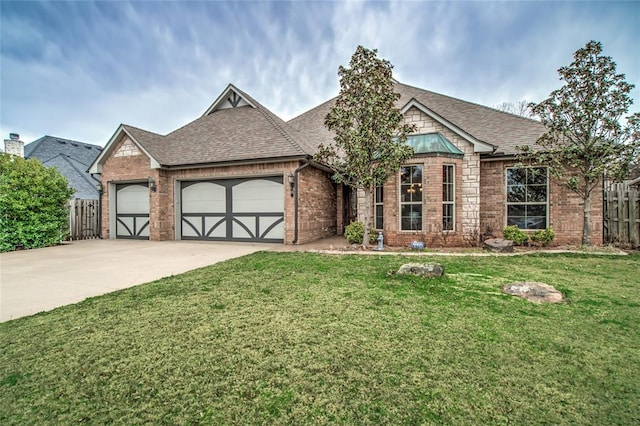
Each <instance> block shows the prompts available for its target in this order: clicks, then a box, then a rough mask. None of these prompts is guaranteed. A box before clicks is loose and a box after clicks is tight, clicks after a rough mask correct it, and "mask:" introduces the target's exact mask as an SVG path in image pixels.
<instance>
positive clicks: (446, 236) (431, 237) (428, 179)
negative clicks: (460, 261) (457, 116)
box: [371, 157, 464, 247]
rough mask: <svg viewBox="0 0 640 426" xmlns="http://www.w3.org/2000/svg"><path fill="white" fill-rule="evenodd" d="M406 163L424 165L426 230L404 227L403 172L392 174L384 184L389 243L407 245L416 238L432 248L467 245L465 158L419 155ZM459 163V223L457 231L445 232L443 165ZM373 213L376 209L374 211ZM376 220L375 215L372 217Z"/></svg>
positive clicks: (456, 206)
mask: <svg viewBox="0 0 640 426" xmlns="http://www.w3.org/2000/svg"><path fill="white" fill-rule="evenodd" d="M405 164H406V165H412V164H421V165H422V188H423V200H422V230H421V231H402V230H400V180H399V179H400V174H399V173H397V174H395V175H394V176H392V177H391V178H390V179H389V180H388V181H387V183H386V184H385V185H384V189H383V190H384V205H383V215H384V229H383V230H382V233H383V235H384V241H385V244H388V245H390V246H407V245H409V243H411V242H412V241H422V242H424V243H425V244H426V245H427V246H428V247H434V246H456V245H462V244H464V237H463V234H462V208H461V206H462V160H461V159H457V158H447V157H417V158H413V159H412V160H410V161H408V162H407V163H405ZM444 164H453V165H454V166H455V224H454V230H453V231H444V232H443V231H442V210H443V208H442V166H443V165H444ZM372 213H373V212H372ZM371 220H372V221H371V223H374V222H373V218H372V219H371Z"/></svg>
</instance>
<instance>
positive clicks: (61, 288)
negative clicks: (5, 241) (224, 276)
mask: <svg viewBox="0 0 640 426" xmlns="http://www.w3.org/2000/svg"><path fill="white" fill-rule="evenodd" d="M278 246H281V244H264V243H260V244H254V243H226V242H187V241H136V240H84V241H74V242H71V243H65V244H63V245H60V246H56V247H47V248H43V249H35V250H23V251H15V252H11V253H3V254H0V322H1V321H8V320H10V319H14V318H20V317H23V316H27V315H32V314H35V313H38V312H41V311H47V310H50V309H53V308H57V307H59V306H64V305H68V304H71V303H77V302H80V301H82V300H84V299H86V298H87V297H92V296H98V295H101V294H105V293H109V292H111V291H115V290H119V289H122V288H127V287H132V286H135V285H138V284H142V283H146V282H150V281H154V280H157V279H159V278H162V277H166V276H171V275H176V274H180V273H183V272H186V271H189V270H192V269H196V268H200V267H203V266H207V265H211V264H214V263H216V262H221V261H223V260H227V259H231V258H234V257H239V256H244V255H246V254H249V253H253V252H256V251H260V250H269V249H274V248H277V247H278Z"/></svg>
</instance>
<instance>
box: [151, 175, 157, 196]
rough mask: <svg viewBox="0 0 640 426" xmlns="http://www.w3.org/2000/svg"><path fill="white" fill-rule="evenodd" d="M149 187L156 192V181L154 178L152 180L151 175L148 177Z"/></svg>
mask: <svg viewBox="0 0 640 426" xmlns="http://www.w3.org/2000/svg"><path fill="white" fill-rule="evenodd" d="M149 189H150V190H151V191H152V192H156V189H157V188H156V181H155V180H153V178H152V177H150V178H149Z"/></svg>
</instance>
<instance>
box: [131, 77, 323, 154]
mask: <svg viewBox="0 0 640 426" xmlns="http://www.w3.org/2000/svg"><path fill="white" fill-rule="evenodd" d="M234 90H235V91H237V92H238V94H240V95H242V96H243V97H245V98H246V99H248V100H249V101H250V102H251V103H252V104H253V105H255V106H256V108H253V107H252V106H242V107H237V108H227V109H219V110H216V111H214V112H212V113H210V114H208V115H204V116H202V117H200V118H198V119H196V120H194V121H192V122H191V123H188V124H186V125H185V126H183V127H181V128H179V129H177V130H174V131H173V132H171V133H169V134H167V135H165V136H162V135H158V134H156V133H152V132H149V131H146V130H142V129H138V128H136V127H133V126H129V125H123V127H124V128H125V130H127V131H128V132H129V133H130V134H131V136H133V137H134V138H135V140H136V141H137V142H138V143H140V144H141V145H142V147H143V148H144V149H145V150H147V151H148V152H149V154H151V155H152V156H153V157H154V158H155V159H156V161H158V162H159V163H160V164H161V165H163V166H182V165H194V164H208V163H228V162H236V161H255V160H260V159H273V158H284V157H306V156H309V155H312V148H311V147H310V146H308V145H307V144H305V142H304V141H303V140H302V138H301V136H300V135H299V134H298V132H297V130H295V129H293V128H291V126H289V125H288V124H287V123H285V122H284V121H283V120H281V119H280V118H279V117H277V116H276V115H275V114H273V113H272V112H271V111H269V110H268V109H266V108H265V107H263V106H262V105H261V104H260V103H258V102H256V101H255V100H254V99H253V98H251V97H250V96H249V95H247V94H246V93H244V92H242V91H240V90H238V89H235V88H234Z"/></svg>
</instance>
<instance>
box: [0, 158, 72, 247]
mask: <svg viewBox="0 0 640 426" xmlns="http://www.w3.org/2000/svg"><path fill="white" fill-rule="evenodd" d="M73 193H74V190H73V189H71V188H69V184H68V182H67V178H66V177H64V176H63V175H62V174H61V173H60V172H59V171H58V170H57V169H56V168H53V167H45V166H44V165H43V164H42V163H41V162H40V161H38V160H36V159H30V160H25V159H24V158H22V157H18V156H15V155H10V154H5V153H0V252H3V251H10V250H15V249H16V248H17V247H22V248H38V247H47V246H51V245H55V244H58V243H60V241H61V240H62V239H63V238H64V237H65V236H66V234H67V232H68V230H67V228H68V216H69V209H68V207H67V203H68V201H69V199H70V198H71V196H72V195H73Z"/></svg>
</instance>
